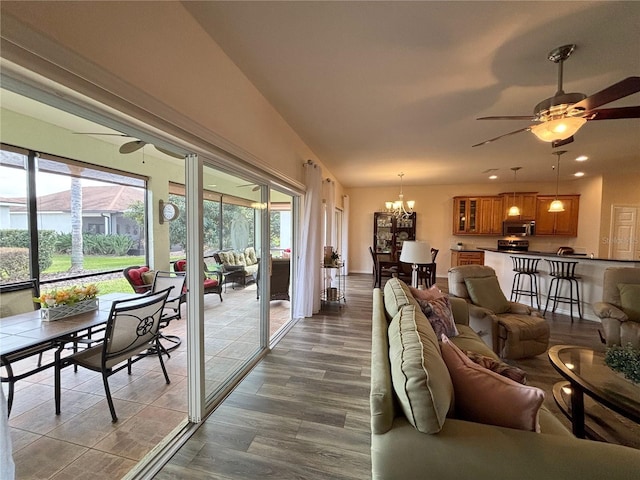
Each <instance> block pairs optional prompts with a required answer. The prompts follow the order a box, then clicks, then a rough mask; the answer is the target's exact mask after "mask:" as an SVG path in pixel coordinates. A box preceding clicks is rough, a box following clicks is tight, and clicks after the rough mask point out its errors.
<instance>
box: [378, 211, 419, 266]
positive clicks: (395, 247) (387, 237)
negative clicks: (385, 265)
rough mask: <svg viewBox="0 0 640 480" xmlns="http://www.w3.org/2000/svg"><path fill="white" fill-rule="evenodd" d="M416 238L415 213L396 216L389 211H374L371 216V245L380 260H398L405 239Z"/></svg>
mask: <svg viewBox="0 0 640 480" xmlns="http://www.w3.org/2000/svg"><path fill="white" fill-rule="evenodd" d="M415 239H416V213H415V212H414V213H412V214H410V215H407V216H406V217H400V218H397V217H395V216H394V215H393V214H391V213H387V212H375V213H374V217H373V245H374V246H375V252H376V254H378V255H382V256H383V258H381V260H387V261H389V262H398V261H399V260H400V252H402V244H403V243H404V241H405V240H415Z"/></svg>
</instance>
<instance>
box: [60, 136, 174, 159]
mask: <svg viewBox="0 0 640 480" xmlns="http://www.w3.org/2000/svg"><path fill="white" fill-rule="evenodd" d="M73 133H74V134H76V135H109V136H114V137H126V138H133V137H132V136H131V135H127V134H126V133H92V132H73ZM145 145H152V144H150V143H147V142H145V141H144V140H132V141H131V142H127V143H123V144H122V145H121V146H120V148H119V149H118V151H119V152H120V153H123V154H127V153H133V152H135V151H137V150H140V149H141V148H142V147H144V146H145ZM153 147H154V148H155V149H156V150H158V151H159V152H162V153H164V154H165V155H169V156H170V157H173V158H179V159H181V160H182V159H184V157H183V156H182V155H179V154H177V153H175V152H172V151H171V150H167V149H166V148H162V147H158V146H157V145H153Z"/></svg>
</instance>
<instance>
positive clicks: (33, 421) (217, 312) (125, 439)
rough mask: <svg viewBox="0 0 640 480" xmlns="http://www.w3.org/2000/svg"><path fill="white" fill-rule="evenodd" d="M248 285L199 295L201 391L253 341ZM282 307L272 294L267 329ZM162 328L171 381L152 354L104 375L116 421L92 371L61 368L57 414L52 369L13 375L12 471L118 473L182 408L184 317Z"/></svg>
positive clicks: (280, 320)
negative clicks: (172, 339) (202, 312)
mask: <svg viewBox="0 0 640 480" xmlns="http://www.w3.org/2000/svg"><path fill="white" fill-rule="evenodd" d="M255 288H256V287H255V285H249V286H247V287H246V288H236V289H235V290H232V289H231V288H229V289H228V290H227V293H226V294H223V299H224V301H223V302H222V303H221V302H220V298H219V297H218V296H217V295H206V296H205V309H207V311H208V314H207V315H206V321H205V336H206V339H205V349H206V359H205V361H206V364H205V365H206V367H205V368H206V389H207V391H212V390H213V389H215V388H216V387H217V385H218V384H219V383H220V382H221V381H223V380H225V379H226V378H227V377H228V375H229V373H230V372H231V371H232V370H233V369H235V368H236V367H238V366H239V365H240V364H242V363H243V361H244V360H246V358H247V356H248V355H249V354H251V353H252V352H253V351H255V350H256V349H257V346H258V339H257V333H256V325H257V321H256V320H255V314H256V312H257V311H258V305H259V303H258V302H257V301H256V300H255V294H256V292H255ZM289 307H290V304H289V302H286V301H273V302H271V318H272V323H271V333H272V335H273V333H274V332H275V331H276V330H277V329H279V328H280V327H281V326H282V325H283V324H284V323H285V322H286V321H287V320H288V319H289ZM183 309H184V306H183ZM183 313H184V310H183ZM211 313H214V315H212V314H211ZM183 317H184V315H183ZM164 333H165V334H174V335H178V336H179V337H181V338H182V339H183V343H182V344H181V345H180V347H178V348H177V349H176V350H174V351H172V352H171V358H169V359H167V358H166V357H165V365H166V367H167V371H168V373H169V377H170V379H171V384H169V385H167V384H166V383H165V382H164V378H163V376H162V372H161V370H160V367H159V365H158V360H157V357H154V356H150V357H148V358H146V359H144V360H142V361H140V362H138V363H136V364H135V365H134V367H133V371H132V375H127V373H126V369H125V370H123V371H121V372H119V373H117V374H115V375H113V376H112V377H110V379H109V384H110V387H111V392H112V396H113V399H114V403H115V408H116V412H117V414H118V418H119V421H118V422H117V423H115V424H113V423H112V422H111V415H110V413H109V408H108V405H107V401H106V399H105V395H104V387H103V384H102V378H101V376H100V375H99V374H97V373H95V372H91V371H89V370H85V369H82V368H79V369H78V371H77V372H75V373H74V371H73V368H66V369H64V370H63V372H62V389H63V390H62V405H61V410H62V411H61V414H60V415H59V416H57V415H55V413H54V403H53V398H54V393H53V390H54V386H53V370H52V369H48V370H45V371H43V372H40V373H38V374H36V375H34V376H31V377H28V378H26V379H24V380H21V381H19V382H17V383H16V392H15V398H14V404H13V409H12V412H11V417H10V419H9V425H10V428H11V438H12V443H13V456H14V461H15V463H16V478H18V479H40V478H53V479H57V478H65V479H74V478H83V479H84V478H86V476H87V472H88V471H90V472H92V477H93V478H94V479H101V478H104V479H113V478H120V477H122V476H123V475H124V474H126V473H127V472H128V471H129V470H130V469H131V468H132V467H133V466H134V465H135V464H136V463H137V462H138V461H139V460H140V459H142V458H143V457H144V456H145V455H146V454H147V453H148V452H149V451H150V450H151V449H152V448H153V447H154V446H155V445H156V444H158V443H159V442H160V441H161V440H162V439H163V438H164V437H165V436H167V435H168V434H169V433H170V432H171V431H172V430H173V429H174V428H175V427H176V426H178V425H179V424H180V423H181V422H182V421H183V420H184V419H185V418H186V415H187V379H186V375H187V356H186V342H185V341H184V339H185V322H184V320H178V321H174V322H172V323H171V324H170V325H169V327H168V328H167V329H165V330H164ZM35 360H36V359H35V358H34V359H33V361H34V362H35ZM4 387H6V385H5V386H4ZM5 393H6V390H5Z"/></svg>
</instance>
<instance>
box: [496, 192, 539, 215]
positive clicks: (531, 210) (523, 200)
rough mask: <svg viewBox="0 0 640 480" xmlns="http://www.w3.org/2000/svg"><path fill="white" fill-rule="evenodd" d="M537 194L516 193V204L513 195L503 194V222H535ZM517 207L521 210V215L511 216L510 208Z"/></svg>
mask: <svg viewBox="0 0 640 480" xmlns="http://www.w3.org/2000/svg"><path fill="white" fill-rule="evenodd" d="M536 199H537V194H536V193H533V192H516V194H515V202H514V195H513V193H503V194H502V211H503V212H504V215H503V220H535V218H536ZM514 203H515V205H516V206H517V207H518V208H519V209H520V215H518V216H515V217H510V216H509V208H511V206H512V205H514Z"/></svg>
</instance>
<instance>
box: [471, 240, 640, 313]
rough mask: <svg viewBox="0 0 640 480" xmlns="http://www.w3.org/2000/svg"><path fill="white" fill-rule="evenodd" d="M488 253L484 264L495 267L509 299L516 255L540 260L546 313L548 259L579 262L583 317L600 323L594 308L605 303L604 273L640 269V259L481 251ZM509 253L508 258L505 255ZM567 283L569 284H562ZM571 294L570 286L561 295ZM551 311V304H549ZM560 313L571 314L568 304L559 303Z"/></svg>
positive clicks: (542, 303)
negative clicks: (600, 303) (612, 269)
mask: <svg viewBox="0 0 640 480" xmlns="http://www.w3.org/2000/svg"><path fill="white" fill-rule="evenodd" d="M479 249H480V250H483V251H484V252H485V255H484V264H485V265H489V266H490V267H492V268H493V269H494V270H495V271H496V274H497V276H498V281H499V282H500V287H501V288H502V291H503V292H504V294H505V296H506V297H507V298H509V297H510V295H511V286H512V284H513V276H514V272H513V263H512V261H511V256H512V255H522V256H526V257H529V258H535V257H539V258H540V260H541V261H540V262H539V263H538V271H539V272H540V273H539V274H538V285H539V291H540V305H541V307H542V308H541V310H542V311H544V305H545V303H546V301H547V291H548V290H549V283H550V281H551V277H550V276H549V265H548V263H547V262H545V261H544V260H545V259H548V260H572V261H577V262H578V265H576V275H578V276H580V300H581V302H582V305H581V307H582V312H583V316H584V318H585V319H587V320H594V321H597V322H599V321H600V320H599V319H598V317H596V315H595V314H594V313H593V309H592V308H591V305H592V304H593V303H595V302H599V301H601V300H602V279H603V276H604V271H605V269H607V268H610V267H631V268H633V267H635V268H640V260H637V261H634V260H611V259H608V258H589V256H587V255H558V254H556V253H555V252H553V253H552V252H536V251H529V252H519V251H513V250H498V249H497V248H479ZM505 254H506V255H505ZM562 283H566V282H562ZM563 293H564V294H567V295H568V286H567V289H566V291H564V286H563V292H561V294H563ZM520 300H521V302H522V303H526V304H527V305H529V299H528V298H521V299H520ZM549 309H551V305H549ZM556 312H558V313H562V314H566V315H568V314H569V305H568V304H562V303H561V304H559V305H558V308H557V309H556Z"/></svg>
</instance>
